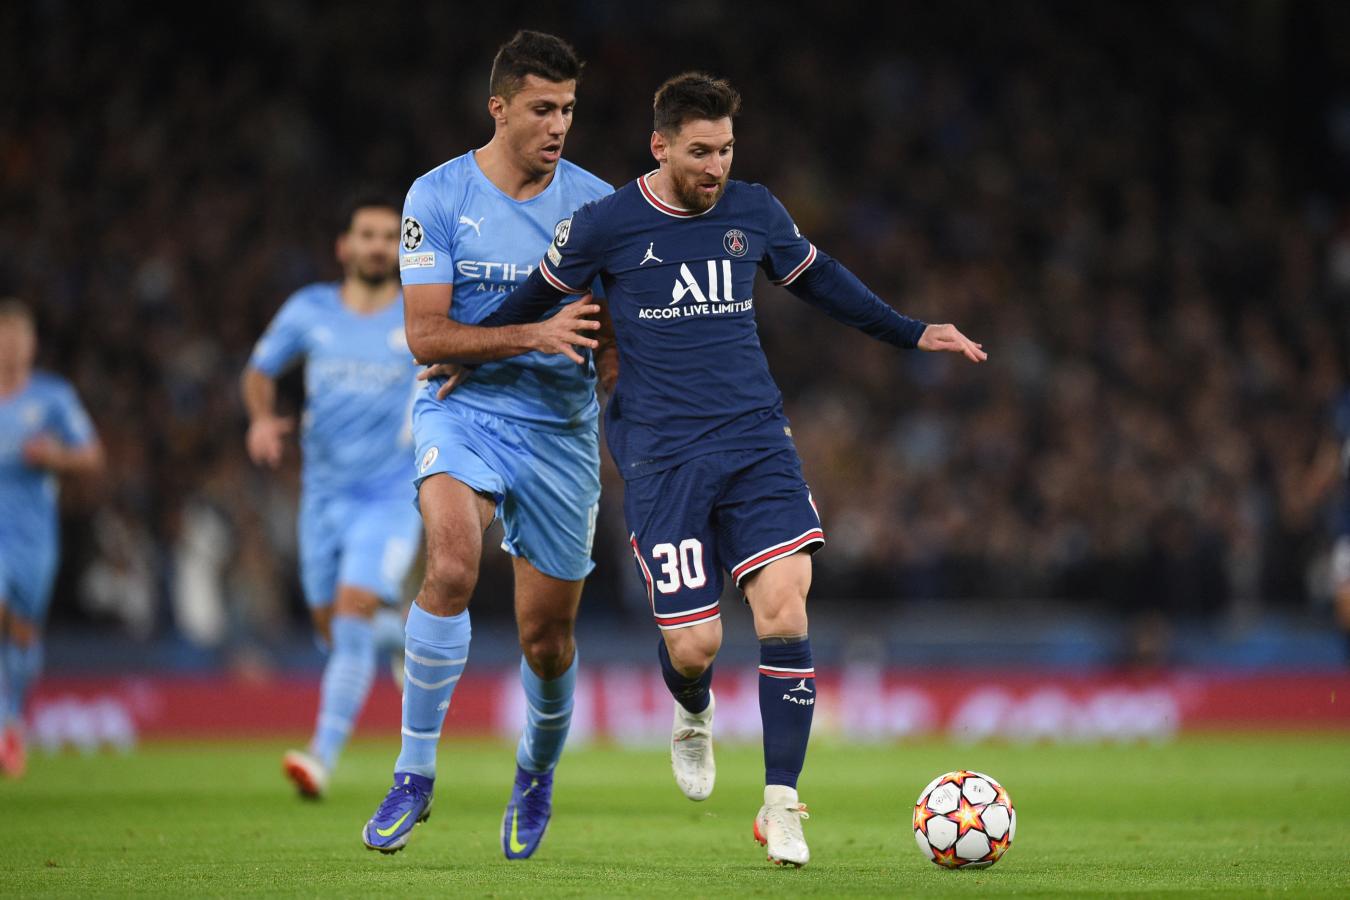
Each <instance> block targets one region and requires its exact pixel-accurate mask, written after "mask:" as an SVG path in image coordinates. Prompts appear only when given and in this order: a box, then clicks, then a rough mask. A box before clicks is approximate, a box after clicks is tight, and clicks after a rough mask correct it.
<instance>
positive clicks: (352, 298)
mask: <svg viewBox="0 0 1350 900" xmlns="http://www.w3.org/2000/svg"><path fill="white" fill-rule="evenodd" d="M397 294H398V282H397V281H396V280H395V279H393V278H386V279H385V280H384V281H381V282H379V283H378V284H371V283H370V282H368V281H366V280H365V279H363V278H358V277H357V276H355V275H348V276H347V277H346V278H344V279H343V281H342V305H343V306H345V307H347V308H348V309H350V310H351V311H352V312H354V313H361V314H364V313H372V312H376V311H378V310H381V309H384V308H385V307H386V306H388V305H389V304H390V303H393V302H394V297H395V296H397Z"/></svg>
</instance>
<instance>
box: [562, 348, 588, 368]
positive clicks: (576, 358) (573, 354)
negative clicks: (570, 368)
mask: <svg viewBox="0 0 1350 900" xmlns="http://www.w3.org/2000/svg"><path fill="white" fill-rule="evenodd" d="M562 353H563V356H565V357H567V358H568V359H570V360H571V361H572V362H574V363H576V364H577V365H579V366H584V365H586V360H584V359H582V358H581V354H580V353H578V352H577V351H575V350H573V349H572V347H571V345H570V344H563V345H562Z"/></svg>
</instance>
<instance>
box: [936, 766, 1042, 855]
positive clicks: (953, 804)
mask: <svg viewBox="0 0 1350 900" xmlns="http://www.w3.org/2000/svg"><path fill="white" fill-rule="evenodd" d="M1016 833H1017V813H1016V811H1015V810H1014V809H1013V804H1012V800H1011V799H1010V798H1009V797H1008V792H1007V791H1005V790H1004V789H1003V786H1002V785H1001V784H999V783H998V782H997V781H995V780H994V779H992V778H990V777H989V776H988V775H985V774H984V773H982V772H968V771H966V770H965V769H961V770H958V771H956V772H948V773H947V774H946V775H939V776H938V777H937V778H934V779H933V780H932V781H931V782H929V784H928V787H926V788H924V789H923V793H921V794H919V799H918V802H916V803H915V804H914V840H915V842H917V843H918V845H919V851H920V852H921V853H923V855H924V856H926V857H928V859H930V860H932V861H933V863H934V864H935V865H939V866H945V867H947V868H948V869H982V868H985V867H986V866H992V865H993V864H994V863H996V862H998V861H999V860H1000V859H1001V858H1002V857H1003V854H1005V853H1007V852H1008V848H1009V847H1011V846H1012V842H1013V836H1014V835H1015V834H1016Z"/></svg>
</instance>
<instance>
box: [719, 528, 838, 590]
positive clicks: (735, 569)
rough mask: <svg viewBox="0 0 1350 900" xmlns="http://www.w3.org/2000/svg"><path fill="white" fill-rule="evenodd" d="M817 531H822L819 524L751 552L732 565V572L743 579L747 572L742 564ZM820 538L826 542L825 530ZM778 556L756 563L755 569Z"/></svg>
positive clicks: (737, 578)
mask: <svg viewBox="0 0 1350 900" xmlns="http://www.w3.org/2000/svg"><path fill="white" fill-rule="evenodd" d="M816 531H820V526H819V525H817V526H816V527H815V528H809V529H807V530H806V531H803V532H802V533H801V534H799V535H797V536H796V537H795V538H790V539H788V540H786V541H783V542H782V543H779V544H774V545H773V546H772V547H765V548H764V549H763V550H760V551H759V552H758V553H751V554H750V555H749V556H747V557H746V558H745V559H743V560H741V561H740V562H738V563H737V564H736V565H734V566H732V567H731V574H732V575H733V576H734V577H735V578H736V580H737V581H739V580H740V579H741V576H742V575H744V574H746V573H744V572H741V566H743V565H745V564H746V563H748V562H750V560H752V559H755V558H756V557H760V556H763V555H764V554H766V553H772V552H773V551H775V550H778V549H780V548H782V547H787V546H789V545H791V544H795V543H797V542H798V541H800V540H802V539H803V538H805V537H806V536H808V535H810V534H811V533H812V532H816ZM819 540H820V542H821V543H824V542H825V537H824V533H823V532H822V534H821V537H820V538H819ZM797 549H800V548H797ZM777 558H778V557H776V556H775V557H772V558H770V559H766V560H764V561H763V562H760V563H758V564H756V565H755V567H754V568H755V569H758V568H759V567H760V566H763V565H766V564H767V563H771V562H773V561H774V560H775V559H777ZM750 571H753V569H751V570H750Z"/></svg>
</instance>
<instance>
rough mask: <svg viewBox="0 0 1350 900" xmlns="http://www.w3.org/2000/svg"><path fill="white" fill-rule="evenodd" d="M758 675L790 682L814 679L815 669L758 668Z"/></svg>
mask: <svg viewBox="0 0 1350 900" xmlns="http://www.w3.org/2000/svg"><path fill="white" fill-rule="evenodd" d="M759 674H761V675H768V676H769V677H770V678H788V679H791V680H792V681H798V680H800V679H802V678H815V677H816V670H815V667H814V666H813V667H811V668H807V669H784V668H783V667H781V666H760V667H759Z"/></svg>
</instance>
